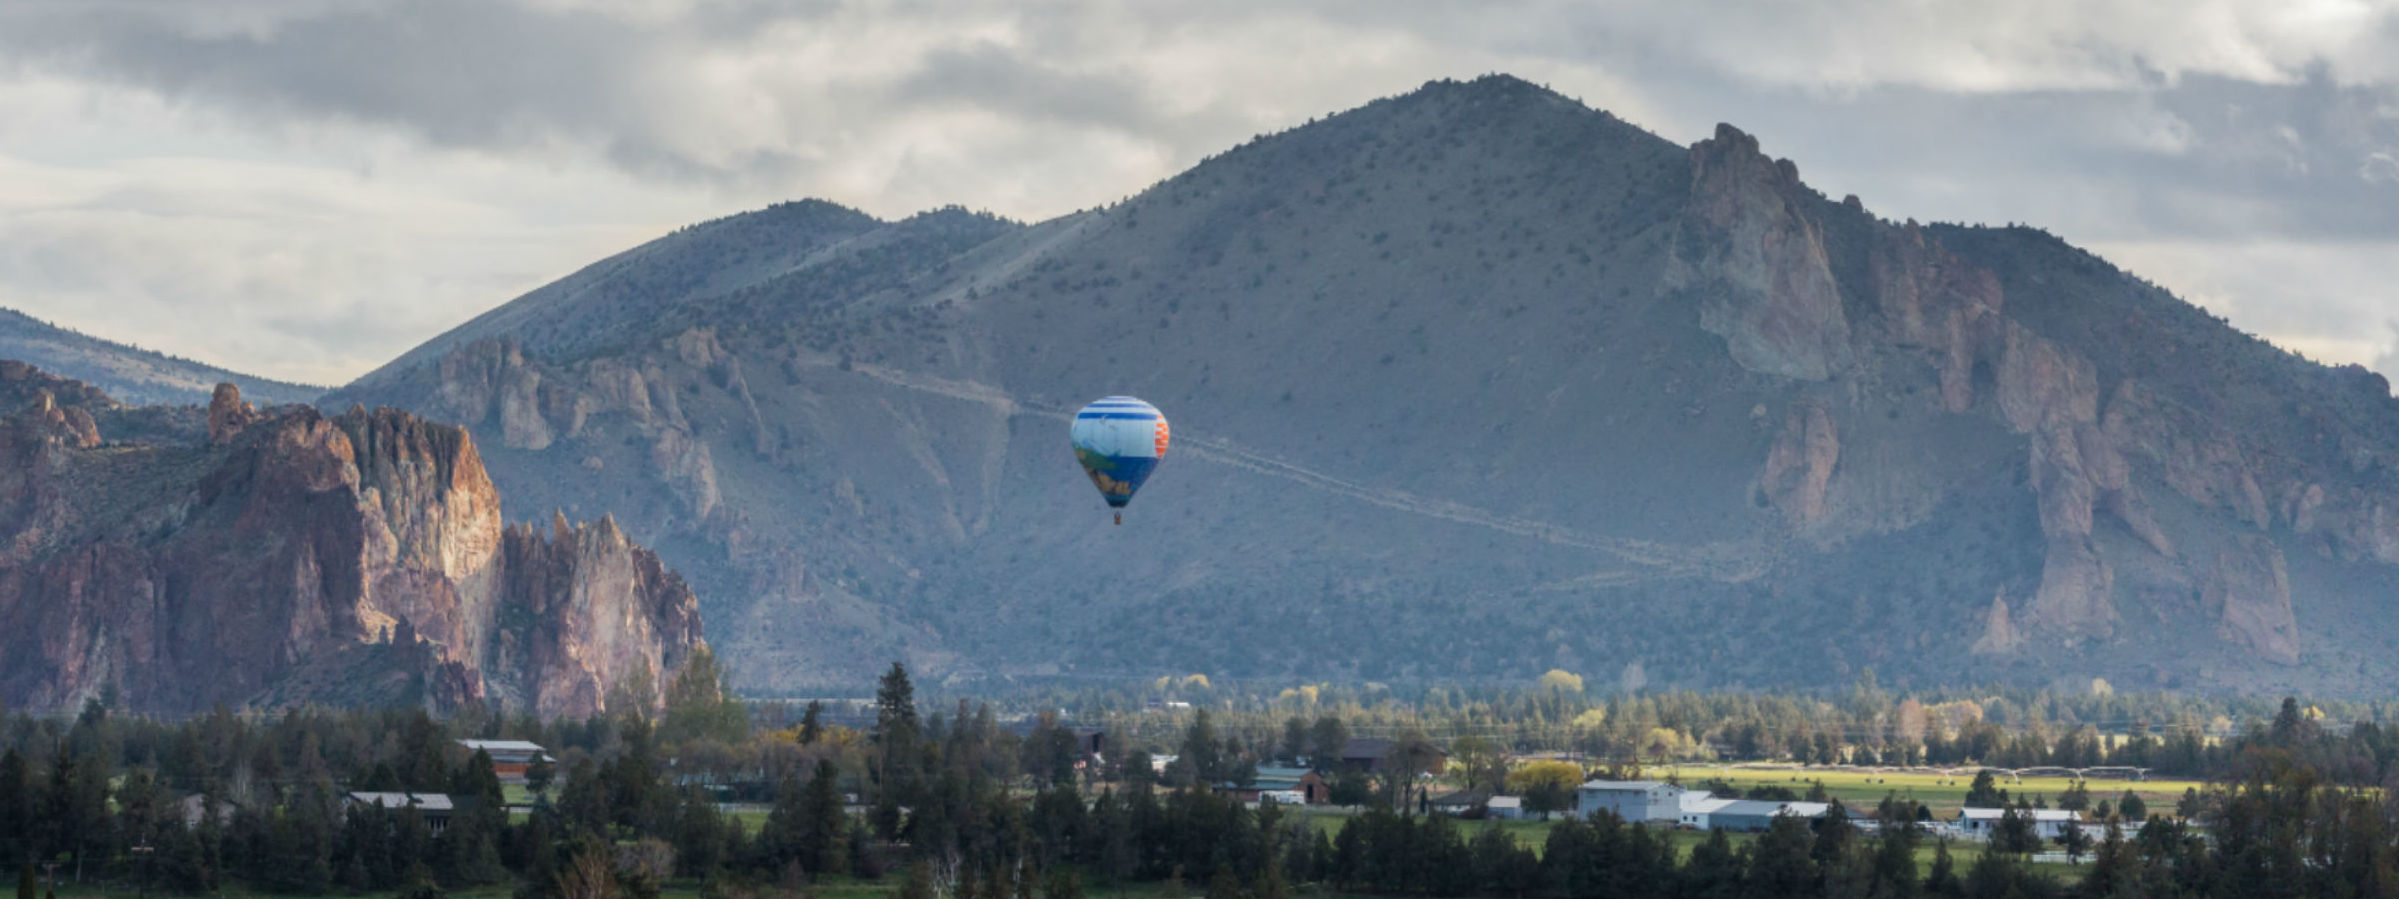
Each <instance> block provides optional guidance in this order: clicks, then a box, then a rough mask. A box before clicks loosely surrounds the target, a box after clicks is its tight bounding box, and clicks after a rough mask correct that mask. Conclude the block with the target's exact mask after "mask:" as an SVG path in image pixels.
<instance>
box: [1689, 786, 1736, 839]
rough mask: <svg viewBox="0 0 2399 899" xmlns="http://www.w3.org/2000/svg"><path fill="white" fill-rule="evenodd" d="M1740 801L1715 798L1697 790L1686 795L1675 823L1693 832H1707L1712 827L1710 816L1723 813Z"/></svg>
mask: <svg viewBox="0 0 2399 899" xmlns="http://www.w3.org/2000/svg"><path fill="white" fill-rule="evenodd" d="M1739 801H1740V800H1738V799H1725V798H1723V797H1720V796H1715V795H1712V794H1709V793H1703V792H1699V791H1696V790H1694V791H1691V792H1687V793H1684V794H1683V795H1682V801H1681V803H1680V805H1681V808H1680V810H1679V813H1678V814H1677V816H1676V818H1675V822H1674V823H1675V824H1676V826H1679V827H1687V828H1690V829H1692V830H1706V829H1708V828H1709V827H1710V826H1711V825H1710V824H1709V822H1708V816H1710V815H1713V814H1715V813H1717V812H1719V811H1722V810H1723V809H1724V807H1725V806H1729V805H1732V804H1733V803H1735V802H1739Z"/></svg>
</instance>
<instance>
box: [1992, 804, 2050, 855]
mask: <svg viewBox="0 0 2399 899" xmlns="http://www.w3.org/2000/svg"><path fill="white" fill-rule="evenodd" d="M2040 848H2041V834H2040V832H2039V831H2038V830H2036V829H2035V828H2034V823H2033V816H2032V810H2031V809H2025V810H2024V811H2023V813H2022V814H2018V813H2017V810H2016V809H2013V808H2010V809H2007V810H2006V811H2003V812H2000V813H1999V823H1998V824H1997V825H1994V826H1993V827H1992V829H1991V850H1992V851H1993V852H2006V853H2014V854H2016V855H2025V854H2028V853H2031V852H2033V851H2036V850H2038V849H2040Z"/></svg>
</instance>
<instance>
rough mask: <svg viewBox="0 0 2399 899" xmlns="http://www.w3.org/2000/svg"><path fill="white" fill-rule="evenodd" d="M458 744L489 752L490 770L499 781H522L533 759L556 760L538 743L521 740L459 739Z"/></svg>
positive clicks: (470, 748) (471, 750)
mask: <svg viewBox="0 0 2399 899" xmlns="http://www.w3.org/2000/svg"><path fill="white" fill-rule="evenodd" d="M458 745H460V746H464V747H466V751H467V752H470V753H472V752H474V751H476V750H478V749H479V750H482V751H484V752H486V753H490V754H491V767H492V770H493V771H495V772H498V773H499V775H500V782H501V783H512V784H521V783H524V782H525V772H526V770H527V769H530V768H532V767H533V760H534V759H540V760H542V761H545V762H550V763H553V764H555V763H556V762H557V761H558V760H557V759H554V758H551V757H550V756H549V753H548V752H547V751H546V750H543V749H542V748H541V746H540V745H539V744H535V743H528V742H525V741H523V740H460V741H458Z"/></svg>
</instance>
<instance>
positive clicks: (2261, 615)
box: [2202, 536, 2299, 665]
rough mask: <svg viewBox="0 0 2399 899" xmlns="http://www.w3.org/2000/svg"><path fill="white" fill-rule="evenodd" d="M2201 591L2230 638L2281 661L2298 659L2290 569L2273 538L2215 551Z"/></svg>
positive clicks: (2245, 540) (2251, 538)
mask: <svg viewBox="0 0 2399 899" xmlns="http://www.w3.org/2000/svg"><path fill="white" fill-rule="evenodd" d="M2202 596H2203V600H2204V601H2205V602H2206V603H2207V606H2208V608H2210V609H2212V610H2214V611H2215V613H2216V632H2217V633H2218V634H2219V635H2221V636H2222V637H2223V638H2224V639H2225V640H2227V641H2230V642H2232V643H2233V644H2235V645H2238V646H2241V647H2244V648H2246V649H2248V650H2249V651H2251V652H2254V653H2256V654H2257V655H2258V656H2259V657H2260V658H2263V659H2266V660H2267V661H2270V662H2274V663H2276V664H2280V665H2296V664H2299V622H2298V619H2297V617H2296V616H2295V615H2293V614H2292V612H2291V576H2290V570H2289V568H2288V567H2287V566H2286V565H2285V564H2284V562H2283V558H2282V549H2281V548H2280V547H2277V546H2275V545H2274V542H2273V541H2271V540H2267V539H2265V538H2263V537H2257V536H2247V537H2243V538H2241V539H2240V540H2238V541H2236V542H2235V543H2234V544H2233V545H2231V546H2227V547H2225V548H2224V549H2223V550H2222V551H2220V552H2218V553H2216V566H2215V570H2214V571H2213V572H2212V573H2211V576H2210V577H2209V578H2208V580H2207V582H2206V587H2205V592H2204V593H2203V594H2202Z"/></svg>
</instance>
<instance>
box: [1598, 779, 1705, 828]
mask: <svg viewBox="0 0 2399 899" xmlns="http://www.w3.org/2000/svg"><path fill="white" fill-rule="evenodd" d="M1682 795H1683V788H1681V787H1678V786H1675V785H1673V784H1670V783H1661V782H1659V781H1654V780H1593V781H1585V782H1584V783H1583V786H1582V789H1580V790H1578V791H1576V792H1575V801H1576V806H1575V808H1576V809H1577V810H1578V811H1579V812H1581V813H1582V814H1583V815H1585V816H1589V815H1592V814H1594V813H1597V812H1598V811H1600V810H1601V809H1606V810H1608V811H1611V812H1614V813H1616V817H1619V818H1622V819H1624V820H1625V821H1627V822H1631V823H1642V822H1661V823H1667V824H1671V823H1674V822H1676V821H1678V820H1680V819H1681V817H1682Z"/></svg>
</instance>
